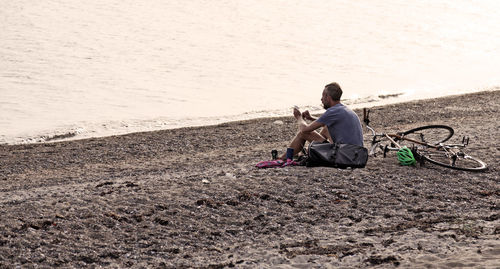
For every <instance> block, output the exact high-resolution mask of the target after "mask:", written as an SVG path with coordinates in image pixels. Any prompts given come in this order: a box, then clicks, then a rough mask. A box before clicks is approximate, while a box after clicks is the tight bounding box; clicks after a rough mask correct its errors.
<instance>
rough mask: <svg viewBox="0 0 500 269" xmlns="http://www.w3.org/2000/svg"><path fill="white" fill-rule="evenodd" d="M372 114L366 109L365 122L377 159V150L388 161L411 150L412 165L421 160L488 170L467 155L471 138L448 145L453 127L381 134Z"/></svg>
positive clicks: (428, 126)
mask: <svg viewBox="0 0 500 269" xmlns="http://www.w3.org/2000/svg"><path fill="white" fill-rule="evenodd" d="M369 114H370V110H369V109H367V108H364V109H363V122H364V123H365V126H366V128H367V129H368V130H370V131H371V133H372V136H373V138H372V141H371V147H370V149H369V152H368V154H369V155H370V156H375V155H376V151H377V150H378V149H381V150H382V151H383V154H384V158H385V157H386V154H387V152H389V151H398V158H399V157H400V153H401V152H403V153H404V150H406V151H410V152H409V155H410V156H411V158H412V161H413V162H410V163H409V164H414V163H415V162H416V161H418V162H419V163H420V165H421V166H423V165H424V163H425V161H428V162H431V163H433V164H436V165H440V166H443V167H447V168H451V169H457V170H465V171H484V170H486V169H487V165H486V163H484V162H483V161H481V160H479V159H478V158H475V157H471V156H469V155H468V154H467V153H465V152H464V148H465V147H466V146H467V145H468V144H469V138H468V137H465V136H464V137H463V139H462V143H461V144H444V142H446V141H448V140H449V139H450V138H451V137H452V136H453V134H454V130H453V128H451V127H449V126H446V125H426V126H421V127H417V128H414V129H411V130H408V131H406V132H398V133H395V134H387V133H377V132H375V130H374V129H373V128H372V127H370V119H369ZM400 162H401V159H400Z"/></svg>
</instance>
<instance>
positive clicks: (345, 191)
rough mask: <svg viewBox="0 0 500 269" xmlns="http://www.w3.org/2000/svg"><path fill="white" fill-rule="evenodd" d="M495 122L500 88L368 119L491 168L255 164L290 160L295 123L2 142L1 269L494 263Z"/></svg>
mask: <svg viewBox="0 0 500 269" xmlns="http://www.w3.org/2000/svg"><path fill="white" fill-rule="evenodd" d="M356 112H357V113H358V114H360V113H361V111H359V110H357V111H356ZM498 115H500V91H499V90H496V91H488V92H480V93H474V94H467V95H460V96H451V97H446V98H439V99H431V100H422V101H414V102H409V103H402V104H395V105H388V106H382V107H375V108H372V113H371V119H372V124H371V125H372V126H373V127H375V128H376V129H378V130H379V131H389V130H392V131H395V130H398V129H399V130H406V129H410V128H413V127H417V126H420V125H426V124H445V125H449V126H452V127H453V128H454V129H455V133H456V134H455V136H454V137H453V138H452V140H451V141H452V142H453V141H455V142H459V141H461V137H462V136H463V135H468V136H470V138H471V144H470V145H469V147H468V149H469V152H470V154H471V155H473V156H477V157H480V158H481V159H483V160H484V161H485V162H486V163H488V164H489V170H488V171H487V172H483V173H472V172H462V171H454V170H449V169H445V168H441V167H437V166H434V165H432V164H426V165H425V167H419V166H417V167H405V166H400V165H399V164H398V162H397V159H396V157H395V155H391V154H389V156H388V157H387V158H383V157H382V156H378V157H371V158H370V159H369V161H368V164H367V167H366V168H364V169H355V170H339V169H333V168H306V167H289V168H283V169H281V168H276V169H257V168H255V167H254V165H255V164H256V163H257V162H258V161H261V160H266V159H269V158H270V151H271V150H272V149H278V150H280V152H283V151H284V149H285V148H286V145H287V143H288V141H289V140H290V139H291V137H292V136H293V135H294V133H295V132H296V127H295V123H294V121H293V120H292V117H286V118H269V119H257V120H250V121H243V122H232V123H226V124H221V125H217V126H207V127H197V128H183V129H176V130H165V131H157V132H147V133H136V134H129V135H123V136H114V137H105V138H96V139H87V140H79V141H67V142H59V143H48V144H32V145H15V146H7V145H2V146H0V183H1V184H0V220H1V221H0V267H2V268H4V267H5V268H11V267H15V266H22V267H36V266H40V267H58V266H59V267H99V266H103V267H112V268H124V267H134V268H140V267H166V268H224V267H238V268H271V267H272V268H342V267H344V268H352V267H379V268H387V267H389V268H390V267H403V268H405V267H409V268H446V267H449V268H460V267H477V268H498V267H500V240H499V239H500V220H499V215H500V213H499V212H500V210H499V206H500V184H499V183H500V176H499V174H500V173H499V169H498V167H497V162H498V161H499V160H500V146H499V145H498V142H499V141H500V135H499V123H498ZM369 139H370V137H369V136H368V135H367V134H366V135H365V140H366V142H368V141H369Z"/></svg>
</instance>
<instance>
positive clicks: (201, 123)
mask: <svg viewBox="0 0 500 269" xmlns="http://www.w3.org/2000/svg"><path fill="white" fill-rule="evenodd" d="M499 89H500V87H497V86H492V87H489V88H488V89H487V90H474V91H470V92H467V93H465V94H472V93H478V92H491V91H498V90H499ZM457 95H463V94H454V95H445V96H440V97H437V98H446V97H453V96H457ZM408 98H409V97H408V96H406V94H405V93H394V94H379V95H375V96H367V97H364V98H359V99H354V100H351V99H347V100H342V102H343V103H344V104H346V105H347V106H349V107H351V108H353V109H355V108H358V109H359V108H362V107H378V106H386V105H392V104H400V103H408V102H414V101H425V100H431V99H435V98H429V97H422V98H416V99H408ZM301 109H308V110H310V111H311V112H312V113H314V114H318V113H323V111H324V110H323V108H321V107H320V106H303V107H301ZM288 110H289V109H274V110H268V111H249V112H245V113H242V114H235V115H226V116H213V117H204V118H191V117H186V118H184V119H182V120H179V119H178V120H174V119H167V118H161V117H160V118H155V119H149V120H146V119H143V120H115V121H108V122H101V123H81V124H74V125H67V126H66V127H62V126H61V127H57V128H55V129H54V130H46V131H39V132H37V133H39V134H37V135H35V134H34V132H33V134H31V135H28V133H25V134H24V135H20V134H19V135H17V136H18V137H17V138H13V137H10V138H7V135H4V136H3V137H4V138H2V139H0V141H2V142H1V143H0V145H22V144H39V143H54V142H63V141H73V140H82V139H90V138H97V139H98V138H101V137H109V136H119V135H127V134H134V133H143V132H154V131H161V130H173V129H180V128H189V127H195V128H203V127H207V126H214V125H219V124H225V123H231V122H240V121H247V120H254V119H267V118H281V117H288V116H290V115H289V114H290V113H289V111H288ZM179 122H183V123H182V124H180V123H179ZM98 126H101V127H98ZM102 126H106V127H105V128H106V129H107V130H100V131H99V130H98V129H99V128H102ZM152 126H155V127H152ZM96 128H97V129H96Z"/></svg>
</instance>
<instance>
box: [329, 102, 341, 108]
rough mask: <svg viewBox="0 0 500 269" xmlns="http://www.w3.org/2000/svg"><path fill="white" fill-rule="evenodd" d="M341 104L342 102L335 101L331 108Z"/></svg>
mask: <svg viewBox="0 0 500 269" xmlns="http://www.w3.org/2000/svg"><path fill="white" fill-rule="evenodd" d="M338 104H340V101H333V102H331V103H330V107H334V106H336V105H338Z"/></svg>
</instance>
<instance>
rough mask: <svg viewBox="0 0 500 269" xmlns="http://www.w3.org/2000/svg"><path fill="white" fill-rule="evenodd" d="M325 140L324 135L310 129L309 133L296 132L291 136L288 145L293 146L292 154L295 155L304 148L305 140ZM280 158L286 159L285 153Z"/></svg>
mask: <svg viewBox="0 0 500 269" xmlns="http://www.w3.org/2000/svg"><path fill="white" fill-rule="evenodd" d="M322 132H323V131H322ZM325 140H326V137H325V136H323V135H321V134H320V133H318V132H316V131H312V132H309V133H303V132H298V133H297V135H296V136H295V137H294V138H293V140H292V142H291V143H290V146H289V147H290V148H293V155H294V156H295V155H297V154H299V152H300V151H301V150H302V149H303V148H304V145H305V143H306V141H308V142H312V141H318V142H323V141H325ZM281 159H282V160H285V159H286V153H284V154H283V155H281Z"/></svg>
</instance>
